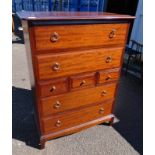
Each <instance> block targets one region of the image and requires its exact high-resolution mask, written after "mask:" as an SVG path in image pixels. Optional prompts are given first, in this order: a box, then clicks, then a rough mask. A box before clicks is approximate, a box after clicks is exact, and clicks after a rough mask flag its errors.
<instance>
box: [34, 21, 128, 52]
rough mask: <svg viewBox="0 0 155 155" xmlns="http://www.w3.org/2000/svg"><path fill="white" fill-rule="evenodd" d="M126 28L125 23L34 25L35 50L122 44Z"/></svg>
mask: <svg viewBox="0 0 155 155" xmlns="http://www.w3.org/2000/svg"><path fill="white" fill-rule="evenodd" d="M127 30H128V24H127V23H124V24H93V25H74V26H73V25H56V26H36V27H35V29H34V35H35V41H36V42H35V45H36V50H60V49H69V48H81V47H98V46H104V45H116V44H117V45H122V46H124V44H125V39H126V33H127ZM51 52H52V51H51ZM58 52H59V51H58Z"/></svg>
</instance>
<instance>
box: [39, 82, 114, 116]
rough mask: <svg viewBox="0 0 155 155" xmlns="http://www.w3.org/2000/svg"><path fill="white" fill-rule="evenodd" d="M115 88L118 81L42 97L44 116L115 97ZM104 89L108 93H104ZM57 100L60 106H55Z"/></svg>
mask: <svg viewBox="0 0 155 155" xmlns="http://www.w3.org/2000/svg"><path fill="white" fill-rule="evenodd" d="M115 88H116V83H113V84H109V85H103V86H98V87H94V88H88V89H83V90H79V91H73V92H69V93H65V94H62V95H57V96H52V97H48V98H42V99H41V103H40V105H41V107H42V116H49V115H52V114H55V113H60V112H63V111H66V110H70V109H74V108H78V107H81V106H86V105H89V104H92V103H96V102H101V101H105V100H108V99H113V98H114V94H115ZM104 91H105V92H106V94H103V92H104ZM57 102H59V103H61V106H60V107H59V108H55V107H54V106H55V104H56V103H57Z"/></svg>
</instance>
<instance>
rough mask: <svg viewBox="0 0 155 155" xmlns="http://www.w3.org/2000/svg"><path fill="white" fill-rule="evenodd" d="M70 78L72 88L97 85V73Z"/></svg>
mask: <svg viewBox="0 0 155 155" xmlns="http://www.w3.org/2000/svg"><path fill="white" fill-rule="evenodd" d="M70 79H71V90H76V89H82V88H87V87H91V86H95V84H96V76H95V73H91V74H84V75H77V76H72V77H71V78H70Z"/></svg>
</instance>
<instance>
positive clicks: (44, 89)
mask: <svg viewBox="0 0 155 155" xmlns="http://www.w3.org/2000/svg"><path fill="white" fill-rule="evenodd" d="M68 89H69V81H68V78H59V79H53V80H49V81H41V82H40V83H39V91H40V96H41V97H48V96H52V95H58V94H62V93H65V92H68Z"/></svg>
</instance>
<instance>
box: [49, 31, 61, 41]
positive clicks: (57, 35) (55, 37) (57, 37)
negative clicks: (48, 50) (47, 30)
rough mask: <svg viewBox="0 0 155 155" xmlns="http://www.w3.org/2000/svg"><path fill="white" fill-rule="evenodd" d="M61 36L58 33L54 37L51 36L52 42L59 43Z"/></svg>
mask: <svg viewBox="0 0 155 155" xmlns="http://www.w3.org/2000/svg"><path fill="white" fill-rule="evenodd" d="M59 38H60V37H59V34H58V33H57V32H54V33H53V34H52V35H51V41H52V42H57V41H58V40H59Z"/></svg>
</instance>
